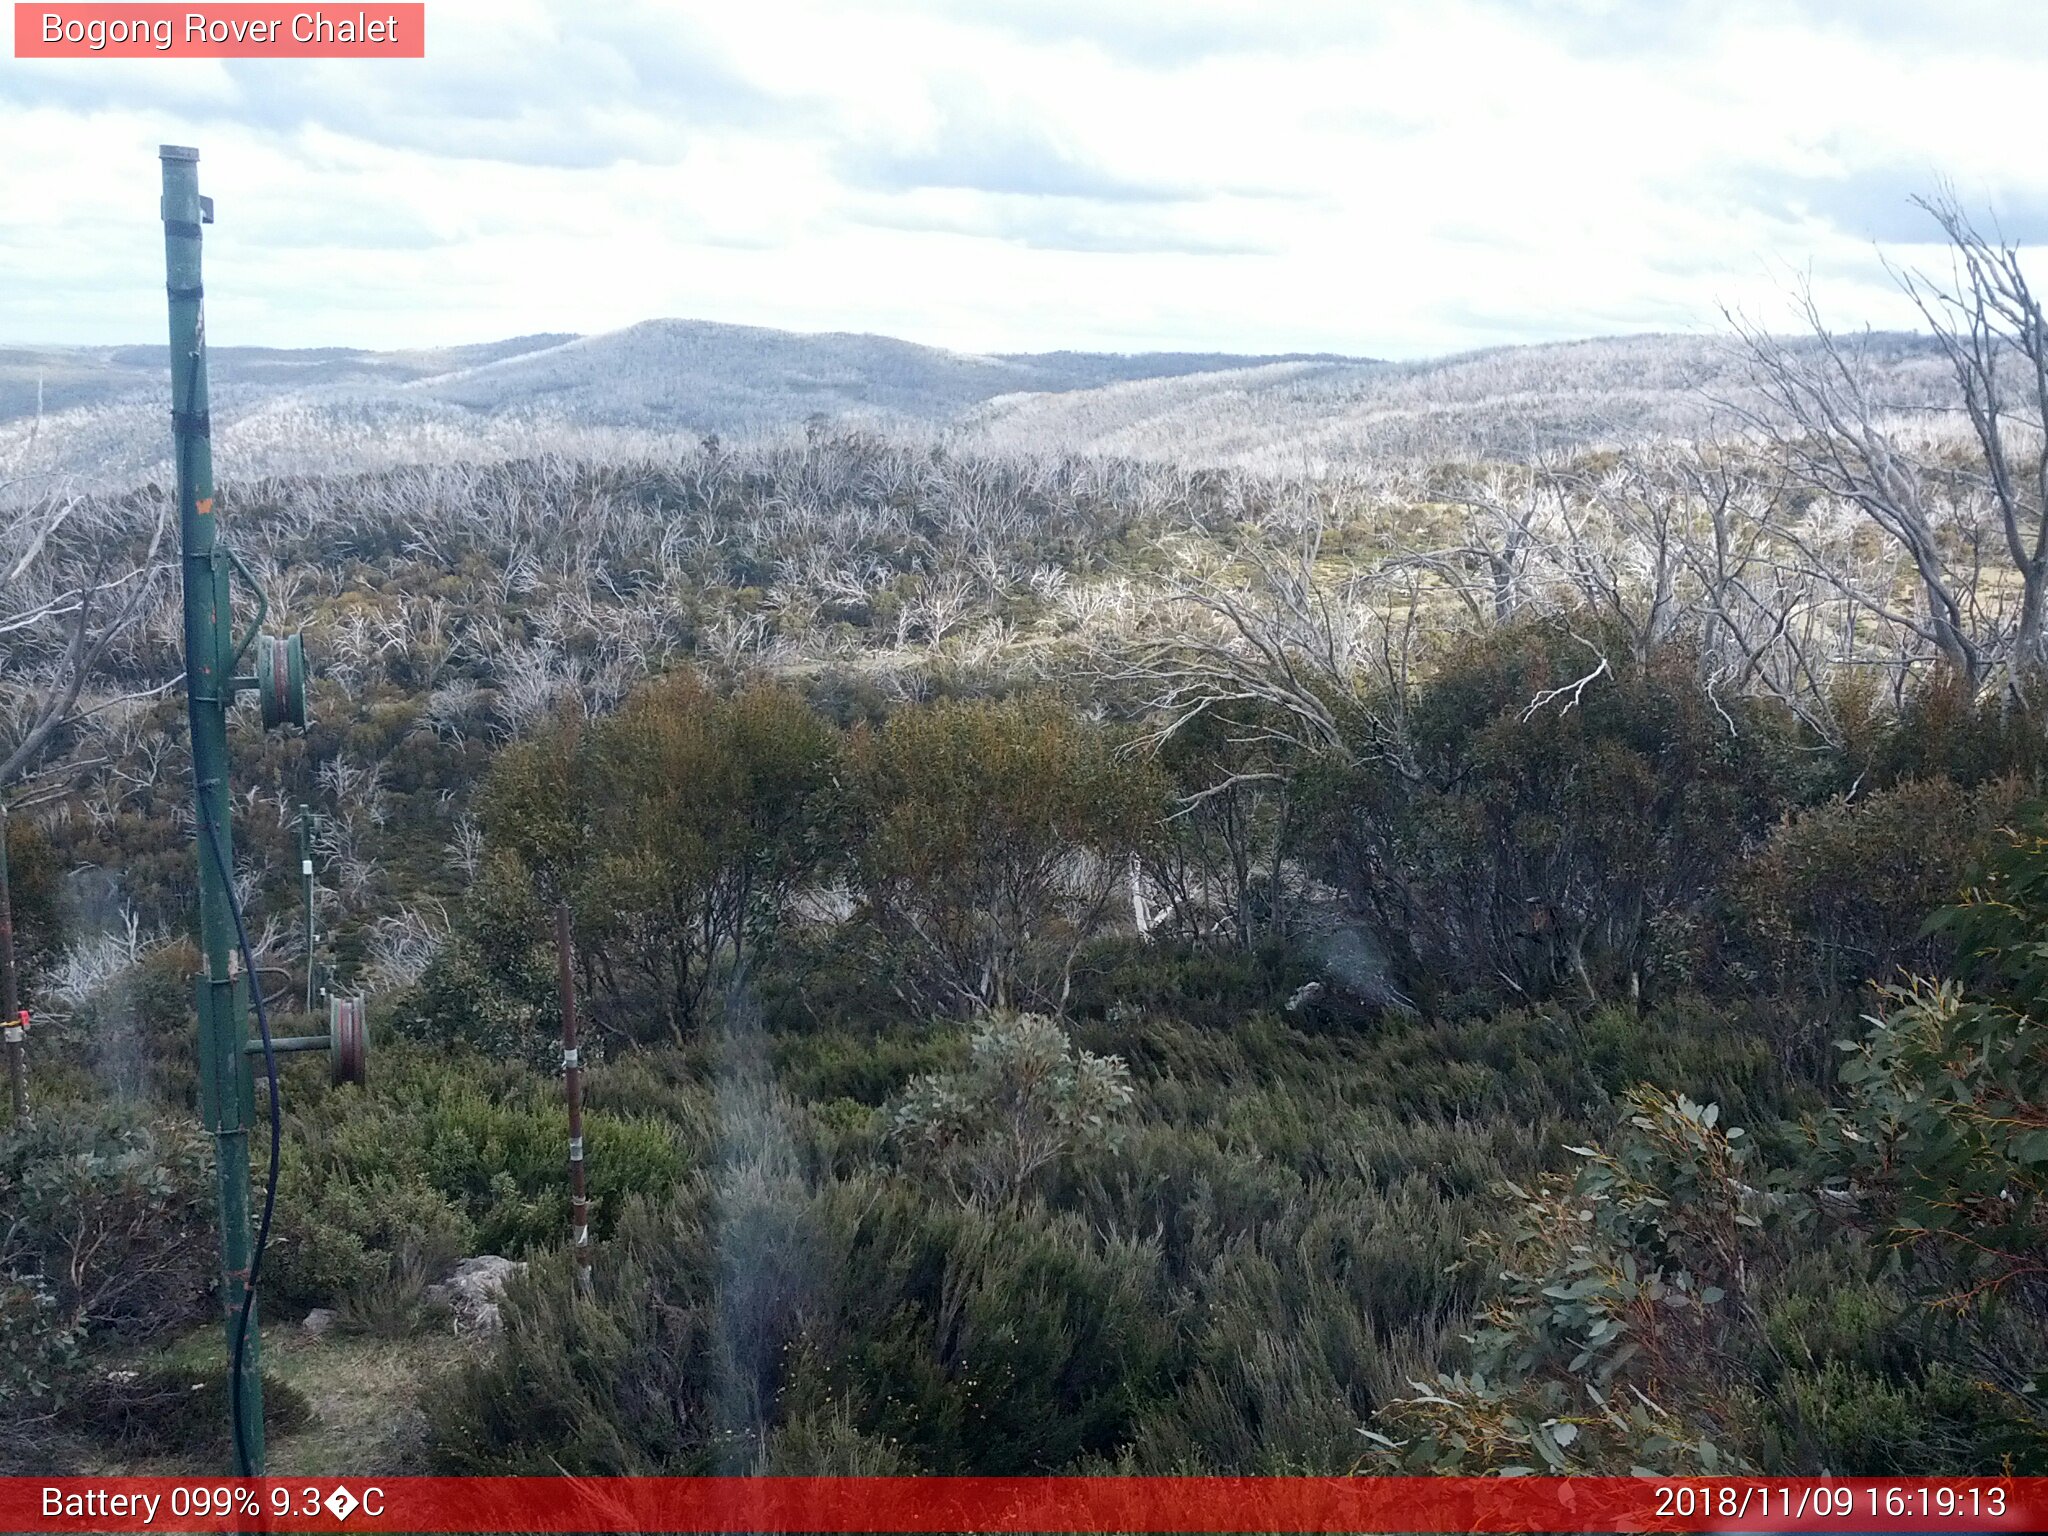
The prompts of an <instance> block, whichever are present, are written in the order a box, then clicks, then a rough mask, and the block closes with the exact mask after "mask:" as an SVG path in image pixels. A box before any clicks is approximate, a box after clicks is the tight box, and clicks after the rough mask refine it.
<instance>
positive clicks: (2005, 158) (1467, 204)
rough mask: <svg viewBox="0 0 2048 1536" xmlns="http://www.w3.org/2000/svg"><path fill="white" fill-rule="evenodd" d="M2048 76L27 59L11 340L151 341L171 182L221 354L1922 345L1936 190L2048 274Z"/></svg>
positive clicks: (491, 9)
mask: <svg viewBox="0 0 2048 1536" xmlns="http://www.w3.org/2000/svg"><path fill="white" fill-rule="evenodd" d="M351 9H353V8H351ZM2044 65H2048V5H2042V4H2038V3H2035V0H1998V3H1991V0H1917V3H1915V0H1839V3H1831V0H1769V3H1743V0H1699V3H1693V0H1630V3H1612V4H1601V3H1592V0H1585V3H1567V0H1418V3H1414V4H1404V3H1380V0H1373V3H1367V0H1351V3H1331V4H1316V3H1307V0H1301V3H1287V0H1246V3H1227V4H1226V3H1209V0H1157V3H1154V0H1143V3H1124V0H973V3H963V4H957V5H946V4H938V3H928V0H927V3H920V0H890V3H859V4H855V3H817V0H713V3H706V4H696V3H663V4H650V3H639V4H634V3H620V0H605V3H602V4H595V3H554V0H430V3H429V5H428V57H427V58H426V59H425V60H423V61H394V62H353V61H350V62H343V61H306V62H286V61H278V62H270V61H210V60H196V59H195V60H175V61H161V60H147V61H126V60H122V61H100V62H90V61H63V62H51V61H21V60H15V59H12V58H6V59H0V342H92V343H105V342H126V341H142V340H148V341H155V340H160V339H161V337H162V334H163V325H164V316H163V296H162V283H163V270H162V245H161V231H160V229H159V227H158V224H157V222H156V221H157V190H158V187H157V175H158V171H157V160H156V146H157V145H158V144H159V143H160V142H175V143H187V144H195V145H198V146H199V147H200V149H201V152H202V161H201V165H200V177H201V182H200V184H201V188H202V190H204V191H206V192H208V193H210V194H211V195H212V196H213V197H214V198H215V200H216V202H217V203H218V205H219V223H218V224H217V225H216V226H215V228H214V229H212V230H210V231H209V233H208V241H207V289H208V323H209V331H210V333H211V335H212V338H213V340H214V341H215V342H216V343H217V344H228V343H257V344H267V345H275V346H308V345H350V346H367V347H394V346H406V345H415V344H423V343H443V342H458V341H480V340H487V339H494V338H498V337H502V336H510V335H517V334H522V333H528V332H534V331H586V332H588V331H601V330H608V329H612V328H614V327H617V326H621V325H627V324H630V323H632V322H633V321H636V320H643V319H648V318H651V317H655V316H664V315H679V316H691V317H697V318H703V319H712V320H727V321H738V322H745V323H750V324H757V325H771V326H782V327H788V328H792V329H798V330H860V331H878V332H883V333H887V334H891V335H896V336H903V337H908V338H910V339H912V340H916V341H923V342H930V343H934V344H937V345H942V346H949V347H956V348H960V349H963V350H969V351H1010V350H1044V349H1053V348H1058V347H1087V348H1104V349H1115V350H1140V349H1151V348H1194V349H1205V350H1206V349H1224V350H1231V351H1243V352H1254V351H1291V350H1306V351H1333V352H1347V353H1362V354H1369V355H1377V356H1390V357H1405V356H1420V355H1426V354H1432V353H1441V352H1447V351H1454V350H1461V349H1465V348H1469V347H1477V346H1485V345H1490V344H1494V343H1500V342H1521V341H1533V340H1544V339H1552V338H1559V337H1572V336H1587V335H1599V334H1611V333H1616V332H1628V331H1645V330H1680V331H1697V330H1705V329H1710V328H1712V327H1714V326H1715V325H1716V324H1717V323H1718V318H1719V314H1718V312H1719V308H1720V306H1722V305H1724V304H1725V305H1732V306H1737V307H1741V308H1743V309H1745V310H1746V311H1748V312H1750V313H1753V314H1761V315H1776V314H1778V313H1779V312H1781V310H1782V298H1783V294H1784V292H1785V290H1786V287H1787V285H1788V283H1789V282H1790V281H1791V280H1792V279H1793V278H1794V277H1795V276H1796V275H1798V274H1801V273H1807V272H1810V273H1811V276H1812V280H1813V283H1814V286H1815V289H1816V291H1817V293H1818V295H1819V297H1820V299H1821V301H1822V304H1823V307H1824V308H1825V310H1826V311H1827V312H1828V314H1829V315H1830V317H1831V318H1832V319H1834V320H1836V321H1838V322H1839V323H1841V324H1843V325H1845V326H1846V325H1853V324H1862V323H1866V322H1867V323H1874V324H1878V325H1886V324H1905V323H1907V322H1908V321H1909V320H1910V318H1911V317H1910V313H1909V312H1907V311H1905V310H1904V309H1903V308H1902V305H1901V303H1900V301H1899V300H1898V298H1897V295H1896V291H1895V290H1894V289H1893V288H1892V287H1891V286H1890V284H1889V282H1888V279H1887V278H1886V276H1885V274H1884V270H1883V267H1882V265H1881V263H1880V262H1879V260H1878V256H1877V252H1876V249H1875V244H1874V243H1875V242H1882V243H1883V244H1884V246H1885V247H1886V249H1887V250H1888V251H1891V252H1892V253H1893V254H1895V255H1896V256H1898V257H1901V258H1903V259H1905V260H1907V261H1914V260H1918V261H1923V262H1924V261H1927V260H1929V259H1932V258H1933V257H1935V256H1937V255H1938V253H1937V252H1935V251H1933V250H1931V249H1928V248H1926V247H1924V246H1920V245H1919V242H1921V241H1923V240H1924V239H1925V234H1926V229H1927V227H1928V225H1927V220H1926V218H1925V216H1924V215H1923V214H1921V213H1919V212H1918V210H1916V209H1914V208H1912V207H1911V206H1910V205H1909V203H1908V201H1907V199H1908V198H1909V197H1910V196H1911V195H1912V194H1913V193H1915V192H1922V191H1927V190H1930V189H1932V188H1933V187H1934V186H1935V185H1936V184H1937V183H1938V182H1939V181H1940V180H1941V179H1943V178H1947V179H1948V180H1950V181H1952V182H1953V183H1954V184H1955V186H1956V189H1957V190H1958V192H1959V193H1961V195H1962V196H1963V197H1964V198H1965V200H1966V201H1968V202H1970V203H1972V204H1973V205H1975V206H1978V207H1990V208H1995V209H1996V211H1997V212H1998V214H1999V215H2000V217H2001V218H2002V220H2003V222H2004V225H2005V228H2006V229H2007V231H2008V232H2009V233H2010V234H2013V235H2015V236H2017V237H2019V238H2020V239H2022V240H2023V241H2028V242H2042V243H2048V156H2044V155H2043V154H2042V152H2041V148H2042V130H2041V117H2040V112H2041V107H2040V102H2041V98H2042V95H2043V93H2044V84H2048V73H2044ZM1916 247H1917V248H1916Z"/></svg>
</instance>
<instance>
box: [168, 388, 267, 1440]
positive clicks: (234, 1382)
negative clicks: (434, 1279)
mask: <svg viewBox="0 0 2048 1536" xmlns="http://www.w3.org/2000/svg"><path fill="white" fill-rule="evenodd" d="M204 356H205V354H204V353H203V352H201V351H200V350H198V349H197V348H195V349H194V350H193V352H192V362H191V365H190V367H189V369H188V371H187V373H186V384H185V401H186V405H187V406H188V407H189V406H190V404H191V401H192V397H193V396H194V395H195V394H196V393H197V392H198V389H199V364H200V360H201V359H202V358H203V357H204ZM172 414H173V416H174V417H176V416H177V415H178V413H177V412H176V411H175V410H174V411H173V413H172ZM189 425H190V421H189V417H188V420H187V421H185V422H179V421H177V420H173V422H172V429H173V430H174V431H176V432H177V437H178V460H179V462H178V468H179V470H180V471H181V473H180V475H179V480H180V482H181V483H180V485H179V491H180V494H181V495H183V494H189V493H190V492H191V491H192V489H193V486H192V463H191V459H190V457H189V455H188V451H187V446H186V445H187V443H188V442H189V440H190V433H189V431H181V430H178V429H179V428H180V427H181V426H185V427H189ZM221 681H222V682H223V683H225V684H226V685H227V687H229V688H230V689H232V688H233V687H234V683H233V681H232V680H231V679H226V678H223V679H221ZM186 688H187V690H188V692H189V690H190V688H191V680H190V679H189V678H188V679H187V680H186ZM193 788H194V790H195V792H196V793H195V795H194V799H195V800H196V802H197V806H198V811H199V827H200V831H201V832H202V834H204V836H205V839H206V845H207V847H208V848H210V849H211V850H212V852H213V863H214V867H215V869H217V870H218V871H219V873H220V883H221V890H222V893H223V894H224V895H225V896H226V897H227V902H228V915H229V916H231V917H232V918H234V920H235V943H236V944H237V945H238V946H239V947H240V949H241V952H242V973H243V974H244V975H245V976H247V977H248V978H249V997H250V999H251V1001H253V1002H254V1003H255V1005H256V1029H257V1032H258V1033H259V1034H261V1035H262V1037H263V1070H264V1074H265V1076H266V1077H267V1078H268V1079H269V1087H270V1175H269V1177H268V1178H267V1179H266V1180H265V1181H264V1186H263V1219H262V1220H261V1221H260V1222H259V1223H258V1224H257V1227H256V1251H255V1253H254V1254H253V1255H251V1257H250V1259H249V1273H248V1274H247V1275H246V1276H244V1277H243V1281H242V1312H241V1316H240V1317H239V1318H237V1319H236V1321H235V1346H234V1349H233V1350H232V1351H231V1352H230V1357H229V1360H228V1417H229V1418H230V1419H231V1420H232V1421H233V1423H234V1432H235V1463H236V1466H237V1467H238V1468H239V1469H240V1471H241V1475H242V1476H243V1477H254V1476H255V1475H256V1463H255V1458H254V1457H252V1456H251V1455H250V1454H249V1442H248V1436H247V1435H245V1434H244V1433H243V1432H242V1361H243V1360H244V1359H246V1358H247V1356H248V1345H249V1317H250V1313H251V1312H252V1310H253V1309H254V1307H255V1304H256V1282H257V1280H258V1278H259V1277H260V1276H261V1275H262V1273H263V1254H264V1251H265V1250H266V1249H267V1248H268V1247H269V1246H270V1216H271V1212H272V1211H273V1210H274V1209H275V1208H276V1206H277V1172H278V1164H279V1162H280V1161H281V1160H282V1159H281V1155H280V1154H281V1152H282V1148H283V1143H284V1131H283V1124H282V1117H281V1102H280V1101H281V1097H282V1096H281V1094H280V1091H279V1089H278V1085H277V1051H276V1049H275V1048H274V1047H273V1046H272V1044H271V1039H270V1013H269V1010H268V1009H266V1008H265V1007H264V1006H263V978H262V977H261V976H260V975H258V974H257V971H256V953H255V951H254V950H253V949H252V948H251V947H250V944H249V929H248V925H247V924H246V923H244V922H243V920H242V903H241V902H240V901H239V900H237V899H236V897H235V872H234V870H233V868H232V867H231V866H230V865H229V863H228V858H227V853H226V851H225V850H224V849H223V848H222V847H221V841H220V830H219V829H218V828H217V827H215V826H214V824H213V823H212V821H211V820H210V819H208V817H207V814H206V790H205V787H204V786H203V785H197V784H195V785H194V786H193ZM235 1067H236V1073H237V1075H238V1076H239V1074H240V1071H241V1063H240V1062H237V1063H236V1064H235ZM221 1086H222V1091H225V1090H226V1085H225V1084H223V1085H221ZM216 1155H217V1154H216Z"/></svg>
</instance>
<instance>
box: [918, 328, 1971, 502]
mask: <svg viewBox="0 0 2048 1536" xmlns="http://www.w3.org/2000/svg"><path fill="white" fill-rule="evenodd" d="M1869 347H1870V352H1869V355H1870V358H1871V360H1872V362H1873V364H1874V365H1875V366H1876V368H1877V369H1878V371H1879V373H1880V374H1881V376H1882V377H1883V379H1884V397H1885V398H1886V399H1887V400H1888V401H1889V402H1890V403H1892V404H1895V405H1898V406H1901V407H1915V406H1921V405H1926V404H1930V403H1932V402H1934V401H1935V400H1937V399H1940V398H1943V397H1944V392H1945V391H1946V390H1947V389H1949V387H1950V384H1949V379H1948V373H1947V366H1946V364H1945V363H1944V362H1943V361H1942V360H1941V358H1940V355H1939V354H1938V353H1937V351H1936V350H1935V348H1934V346H1933V343H1932V342H1931V341H1930V340H1929V339H1927V338H1924V337H1918V336H1905V335H1883V336H1874V337H1871V338H1870V339H1869ZM1749 394H1750V392H1749V386H1748V380H1747V376H1746V373H1745V370H1744V366H1743V362H1742V359H1741V358H1740V356H1739V355H1738V354H1737V352H1736V349H1735V347H1734V346H1733V344H1732V342H1731V341H1729V340H1728V339H1725V338H1721V337H1697V336H1622V337H1610V338H1605V339H1600V340H1592V341H1572V342H1554V343H1549V344H1546V345H1541V346H1530V347H1498V348H1492V349H1489V350H1486V351H1482V352H1472V353H1466V354H1463V355H1461V356H1456V357H1448V358H1435V359H1430V360H1428V361H1423V362H1409V363H1379V362H1364V361H1356V360H1332V361H1306V362H1282V363H1269V364H1265V365H1262V366H1257V367H1239V368H1233V369H1229V370H1223V371H1213V372H1204V373H1200V374H1186V375H1182V376H1180V377H1173V378H1154V379H1144V380H1137V381H1132V382H1125V383H1116V384H1109V385H1105V386H1104V387H1102V388H1098V389H1091V390H1086V391H1072V392H1067V393H1061V394H1052V393H1035V394H1022V395H1008V396H1003V397H1001V398H998V399H995V400H991V401H989V402H988V403H987V404H986V405H983V406H980V407H978V408H977V409H975V410H973V411H970V412H968V413H967V414H966V415H964V416H963V417H962V419H961V421H960V422H959V424H958V426H957V427H956V429H955V433H954V436H955V438H956V439H957V440H958V441H959V442H960V443H961V444H962V446H963V447H974V448H982V449H993V450H999V451H1000V450H1021V451H1038V450H1045V449H1057V450H1059V451H1062V452H1070V453H1089V454H1110V455H1119V456H1126V457H1132V458H1144V459H1160V460H1173V461H1178V462H1185V463H1205V464H1238V465H1245V466H1255V467H1264V468H1270V469H1274V470H1279V471H1299V470H1300V469H1302V468H1303V467H1304V466H1307V467H1311V468H1313V467H1317V466H1321V465H1326V464H1330V463H1342V462H1347V461H1358V460H1363V459H1371V458H1412V457H1416V456H1432V457H1434V456H1443V455H1454V456H1460V457H1469V458H1491V459H1523V458H1527V457H1528V456H1529V455H1531V454H1532V453H1539V452H1544V451H1548V450H1551V449H1556V448H1568V447H1576V446H1581V445H1584V444H1587V443H1597V442H1618V441H1626V440H1628V439H1632V438H1640V437H1643V436H1646V435H1656V434H1675V435H1685V434H1690V433H1693V432H1696V431H1698V430H1699V429H1700V428H1701V427H1702V426H1703V425H1704V424H1705V423H1706V422H1707V421H1708V420H1709V418H1710V417H1711V416H1713V415H1714V414H1715V402H1717V401H1719V402H1735V403H1743V402H1746V401H1747V400H1748V399H1749Z"/></svg>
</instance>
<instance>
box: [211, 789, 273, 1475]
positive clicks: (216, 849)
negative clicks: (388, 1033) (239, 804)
mask: <svg viewBox="0 0 2048 1536" xmlns="http://www.w3.org/2000/svg"><path fill="white" fill-rule="evenodd" d="M201 804H202V807H203V805H204V801H203V799H202V802H201ZM200 825H201V826H202V827H203V828H204V829H205V832H206V843H207V846H208V847H209V848H211V849H212V850H213V862H214V867H215V868H216V869H218V870H219V871H220V881H221V885H222V887H223V888H224V889H225V891H226V894H227V898H228V912H229V915H230V916H232V917H233V918H234V920H235V942H236V944H237V945H238V946H240V948H241V951H242V973H243V974H244V975H245V976H247V977H248V978H249V998H250V1000H251V1001H252V1002H253V1003H254V1004H255V1005H256V1028H257V1031H258V1032H259V1033H260V1034H261V1035H262V1036H263V1069H264V1072H265V1074H266V1076H267V1077H268V1078H269V1080H270V1175H269V1177H268V1178H267V1179H266V1180H265V1181H264V1186H263V1219H262V1221H260V1222H259V1223H258V1224H257V1227H256V1251H255V1253H254V1254H253V1255H252V1256H251V1258H250V1260H249V1274H248V1277H247V1279H245V1280H244V1281H243V1283H242V1315H241V1317H240V1318H239V1319H238V1320H237V1321H236V1323H235V1348H234V1354H233V1358H232V1359H231V1360H230V1362H229V1364H228V1413H229V1415H230V1416H231V1417H232V1418H233V1420H234V1425H235V1460H236V1462H237V1463H238V1464H239V1465H240V1467H241V1474H242V1476H244V1477H254V1476H255V1475H256V1467H255V1461H254V1458H253V1457H251V1456H250V1454H249V1445H248V1441H247V1438H246V1437H245V1436H244V1435H243V1433H242V1360H243V1358H244V1357H245V1355H246V1352H247V1346H248V1342H249V1315H250V1312H251V1311H252V1310H253V1308H254V1307H255V1305H256V1282H257V1279H258V1277H259V1276H260V1275H261V1274H262V1273H263V1252H264V1250H265V1249H266V1248H268V1247H269V1246H270V1214H271V1211H272V1210H273V1209H274V1208H275V1207H276V1204H277V1168H278V1162H279V1160H280V1159H279V1154H280V1151H281V1149H282V1146H283V1142H284V1132H283V1128H282V1120H281V1114H280V1111H281V1108H282V1104H281V1094H280V1091H279V1089H278V1085H277V1051H276V1049H275V1048H274V1047H273V1046H272V1044H271V1040H270V1014H269V1011H268V1010H267V1009H265V1008H264V1006H263V986H262V978H261V977H259V976H258V975H257V974H256V955H255V952H254V951H253V950H252V949H251V948H250V947H249V929H248V926H247V925H246V924H245V923H244V922H243V921H242V904H241V902H240V901H238V900H237V899H236V898H235V875H234V871H233V870H232V869H230V868H229V867H228V861H227V854H226V852H225V851H224V850H223V849H222V848H221V844H220V833H219V830H218V829H217V828H215V826H214V825H213V823H212V822H211V821H209V820H207V819H206V813H205V811H204V809H202V810H201V812H200Z"/></svg>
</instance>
